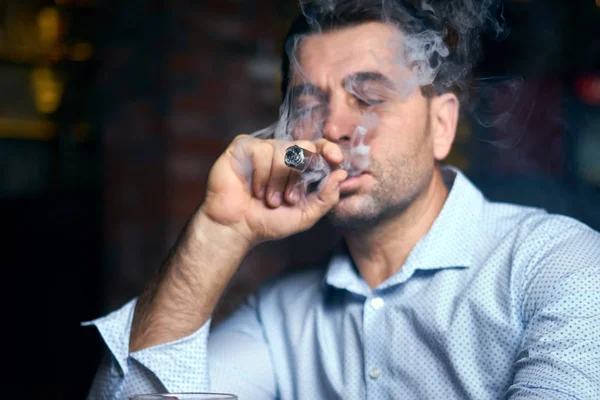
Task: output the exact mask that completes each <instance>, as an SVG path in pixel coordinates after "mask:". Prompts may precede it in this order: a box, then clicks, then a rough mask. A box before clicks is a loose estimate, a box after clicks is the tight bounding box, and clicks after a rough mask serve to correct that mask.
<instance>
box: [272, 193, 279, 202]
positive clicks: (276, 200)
mask: <svg viewBox="0 0 600 400" xmlns="http://www.w3.org/2000/svg"><path fill="white" fill-rule="evenodd" d="M280 202H281V193H279V192H274V193H273V194H272V195H271V203H273V204H279V203H280Z"/></svg>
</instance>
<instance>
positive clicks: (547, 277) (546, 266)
mask: <svg viewBox="0 0 600 400" xmlns="http://www.w3.org/2000/svg"><path fill="white" fill-rule="evenodd" d="M522 225H523V226H522V227H521V228H520V232H519V233H520V235H519V239H518V242H517V243H518V246H516V247H515V254H513V258H514V259H520V260H522V265H521V268H520V271H519V278H520V279H519V287H520V292H521V300H522V303H521V304H522V305H523V313H524V315H525V316H526V317H527V316H531V315H533V313H534V312H536V310H540V309H541V308H544V307H548V306H549V305H551V304H558V303H559V302H564V301H566V300H565V299H567V298H571V297H573V295H576V297H577V296H584V297H586V296H588V295H591V292H590V291H589V289H590V288H591V287H594V286H598V285H600V233H598V232H596V231H595V230H593V229H591V228H590V227H588V226H587V225H585V224H583V223H581V222H580V221H577V220H575V219H573V218H570V217H566V216H562V215H553V214H546V215H545V216H542V215H539V216H531V217H530V218H527V219H525V220H524V221H523V223H522ZM593 282H596V283H593ZM590 284H591V286H590ZM593 290H595V289H593Z"/></svg>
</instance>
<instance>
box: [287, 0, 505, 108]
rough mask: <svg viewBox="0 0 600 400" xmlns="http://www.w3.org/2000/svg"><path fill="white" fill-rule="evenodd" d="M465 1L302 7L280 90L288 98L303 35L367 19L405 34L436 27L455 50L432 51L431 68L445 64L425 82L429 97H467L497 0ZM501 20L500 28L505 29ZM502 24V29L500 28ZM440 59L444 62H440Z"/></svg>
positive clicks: (347, 1) (360, 0)
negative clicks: (292, 58)
mask: <svg viewBox="0 0 600 400" xmlns="http://www.w3.org/2000/svg"><path fill="white" fill-rule="evenodd" d="M463 1H464V0H432V1H431V4H430V5H427V7H422V6H419V5H418V4H417V3H419V4H423V3H424V2H421V1H418V0H414V1H413V0H337V1H335V6H334V7H326V6H323V5H318V4H314V2H313V4H312V5H308V6H306V7H304V8H303V10H302V11H303V12H302V13H301V14H300V15H299V16H297V17H296V18H295V19H294V20H293V22H292V24H291V26H290V29H289V31H288V33H287V35H286V40H285V48H284V54H283V59H282V66H281V68H282V70H281V72H282V82H281V91H282V94H283V96H285V93H286V90H287V85H288V81H289V79H290V72H291V71H290V58H289V53H290V51H293V45H294V43H296V39H297V38H298V37H299V36H303V35H306V34H310V33H315V32H327V31H331V30H336V29H341V28H347V27H352V26H356V25H359V24H362V23H366V22H390V23H393V24H394V25H396V26H398V27H399V28H400V29H401V30H402V31H403V32H404V33H405V34H409V35H417V34H420V33H423V32H426V31H433V32H436V33H438V34H439V36H440V37H443V39H444V43H445V44H446V46H447V47H448V49H449V50H450V54H449V55H448V56H447V57H445V58H443V59H442V58H441V57H440V56H439V54H438V53H433V55H432V57H431V58H430V59H429V64H430V65H431V66H432V67H434V68H435V67H436V66H438V65H439V66H440V68H439V70H438V73H437V74H436V76H435V79H434V81H433V83H432V84H431V85H427V86H422V87H421V91H422V92H423V94H424V95H425V96H426V97H433V96H434V95H437V94H442V93H447V92H450V91H451V92H454V93H455V94H456V95H458V96H459V97H462V95H463V93H464V92H465V89H466V87H467V86H468V81H469V78H470V72H471V68H472V65H473V64H474V63H475V62H476V61H477V60H478V59H479V54H480V52H479V42H478V37H479V32H480V31H481V30H482V29H484V25H485V22H486V20H487V19H488V18H489V15H490V14H489V12H490V11H489V10H490V7H491V4H492V3H496V0H476V1H480V2H481V3H482V4H483V3H485V6H483V7H480V8H478V9H475V8H473V7H471V8H468V7H465V6H464V4H463ZM500 25H501V24H498V23H497V22H496V29H504V28H503V27H500ZM499 27H500V28H499ZM440 63H441V65H440Z"/></svg>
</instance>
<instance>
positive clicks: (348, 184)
mask: <svg viewBox="0 0 600 400" xmlns="http://www.w3.org/2000/svg"><path fill="white" fill-rule="evenodd" d="M367 175H368V172H366V171H364V172H362V173H360V174H357V175H353V176H349V177H348V178H346V179H344V180H343V181H342V183H340V192H347V191H351V190H355V189H357V188H358V187H359V186H360V184H361V181H364V180H365V178H366V177H367Z"/></svg>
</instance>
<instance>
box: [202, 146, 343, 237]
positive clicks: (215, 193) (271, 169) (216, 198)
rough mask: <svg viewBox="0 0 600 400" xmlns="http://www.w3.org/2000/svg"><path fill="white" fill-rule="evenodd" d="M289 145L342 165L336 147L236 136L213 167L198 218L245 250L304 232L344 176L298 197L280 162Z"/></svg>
mask: <svg viewBox="0 0 600 400" xmlns="http://www.w3.org/2000/svg"><path fill="white" fill-rule="evenodd" d="M292 144H296V145H298V146H300V147H303V148H305V149H307V150H310V151H312V152H315V153H318V154H321V155H322V156H323V157H324V158H325V160H326V161H327V162H328V163H330V164H331V165H339V164H341V163H342V161H343V155H342V151H341V149H340V147H339V146H338V145H337V144H335V143H332V142H329V141H327V140H325V139H320V140H319V141H317V142H315V143H312V142H308V141H297V142H294V143H292V142H283V141H281V140H264V139H256V138H253V137H250V136H247V135H242V136H238V137H237V138H236V139H235V140H234V141H233V142H232V143H231V145H230V146H229V147H228V148H227V150H226V151H225V152H224V153H223V154H222V155H221V156H220V157H219V159H218V160H217V162H216V163H215V165H214V166H213V168H212V170H211V172H210V175H209V179H208V188H207V194H206V199H205V201H204V203H203V205H202V207H201V208H200V212H201V213H203V214H204V215H206V216H207V217H208V218H210V219H211V220H212V221H214V222H216V223H218V224H220V225H223V226H226V227H229V228H232V229H234V230H235V231H237V232H238V233H240V234H241V235H242V236H243V237H244V238H246V240H247V241H248V243H249V244H250V245H251V246H254V245H256V244H258V243H260V242H263V241H267V240H275V239H282V238H284V237H286V236H289V235H292V234H294V233H297V232H301V231H304V230H306V229H309V228H310V227H311V226H313V225H314V224H315V223H316V222H317V221H318V220H319V219H320V218H321V217H323V216H324V215H325V214H326V213H327V212H328V211H329V210H330V209H331V208H332V207H333V206H334V205H335V204H337V202H338V201H339V184H340V183H341V182H342V181H343V180H344V179H346V177H347V174H346V172H345V171H344V170H341V169H339V170H334V171H333V172H332V173H331V174H330V175H329V176H328V177H327V178H326V181H325V182H324V183H323V184H322V185H321V190H320V191H319V192H315V193H310V194H306V193H304V191H303V185H301V184H300V180H301V177H300V175H299V174H298V172H296V171H294V170H292V169H290V168H288V167H287V166H286V165H285V164H284V162H283V154H284V151H285V149H286V148H287V147H288V146H291V145H292Z"/></svg>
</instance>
